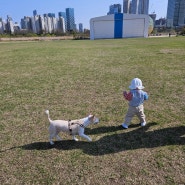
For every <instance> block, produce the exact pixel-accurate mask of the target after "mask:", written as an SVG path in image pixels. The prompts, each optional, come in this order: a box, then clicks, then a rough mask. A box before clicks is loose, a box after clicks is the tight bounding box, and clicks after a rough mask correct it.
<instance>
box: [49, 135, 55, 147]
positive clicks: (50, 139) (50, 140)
mask: <svg viewBox="0 0 185 185" xmlns="http://www.w3.org/2000/svg"><path fill="white" fill-rule="evenodd" d="M52 139H53V135H50V136H49V142H50V144H51V145H54V142H53V141H52Z"/></svg>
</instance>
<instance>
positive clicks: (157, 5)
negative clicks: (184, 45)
mask: <svg viewBox="0 0 185 185" xmlns="http://www.w3.org/2000/svg"><path fill="white" fill-rule="evenodd" d="M149 1H150V4H149V13H152V12H154V11H155V13H156V14H157V19H159V18H161V17H166V12H167V3H168V0H149ZM111 4H121V5H122V4H123V0H0V17H2V18H3V19H6V17H7V15H9V16H10V17H12V19H13V21H14V22H18V23H20V20H21V18H23V17H24V16H32V15H33V10H35V9H36V10H37V13H38V14H39V15H43V14H44V13H55V16H56V17H58V12H61V11H62V12H64V11H65V9H66V8H74V14H75V22H76V24H79V23H83V26H84V28H89V20H90V19H91V18H93V17H99V16H103V15H106V14H107V12H108V11H109V6H110V5H111Z"/></svg>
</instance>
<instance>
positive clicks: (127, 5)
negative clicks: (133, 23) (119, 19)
mask: <svg viewBox="0 0 185 185" xmlns="http://www.w3.org/2000/svg"><path fill="white" fill-rule="evenodd" d="M129 10H130V0H123V13H127V14H129V12H130V11H129Z"/></svg>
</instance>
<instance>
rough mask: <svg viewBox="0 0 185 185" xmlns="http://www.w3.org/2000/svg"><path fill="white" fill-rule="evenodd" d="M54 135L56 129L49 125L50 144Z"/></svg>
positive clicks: (52, 143)
mask: <svg viewBox="0 0 185 185" xmlns="http://www.w3.org/2000/svg"><path fill="white" fill-rule="evenodd" d="M55 136H56V129H55V127H54V126H53V125H50V126H49V142H50V144H51V145H54V142H53V141H52V139H53V138H54V137H55Z"/></svg>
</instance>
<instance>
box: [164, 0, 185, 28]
mask: <svg viewBox="0 0 185 185" xmlns="http://www.w3.org/2000/svg"><path fill="white" fill-rule="evenodd" d="M183 25H185V0H168V7H167V27H173V26H183Z"/></svg>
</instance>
